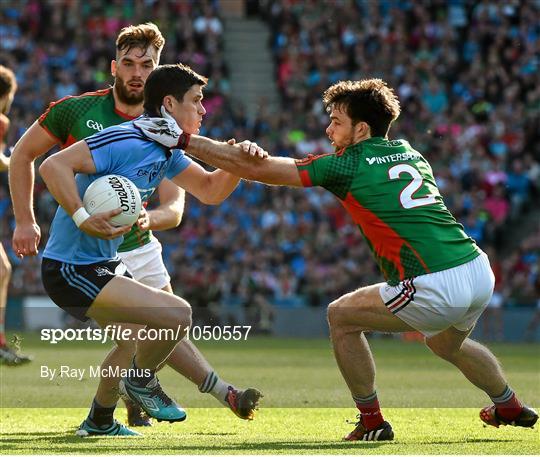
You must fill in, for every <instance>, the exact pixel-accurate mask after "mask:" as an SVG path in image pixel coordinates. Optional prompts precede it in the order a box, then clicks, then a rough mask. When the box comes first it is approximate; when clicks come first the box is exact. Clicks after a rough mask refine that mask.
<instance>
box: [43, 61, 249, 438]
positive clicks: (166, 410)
mask: <svg viewBox="0 0 540 457" xmlns="http://www.w3.org/2000/svg"><path fill="white" fill-rule="evenodd" d="M205 84H206V78H203V77H201V76H200V75H198V74H196V73H195V72H193V71H192V70H191V69H189V68H188V67H185V66H182V65H165V66H162V67H159V68H158V69H156V70H155V71H154V72H153V74H152V75H151V76H150V77H149V78H148V80H147V83H146V86H145V110H146V111H147V112H148V114H150V115H153V116H155V115H157V114H158V113H159V112H160V110H164V112H165V113H167V114H168V115H170V116H172V117H173V118H174V119H175V121H176V122H177V123H178V124H179V125H180V126H181V127H182V129H183V130H184V132H185V134H183V135H182V138H180V140H183V141H184V145H187V142H188V141H189V134H190V133H197V132H198V130H199V127H200V124H201V120H202V116H203V115H204V113H205V110H204V108H203V106H202V104H201V100H202V97H203V95H202V89H203V87H204V85H205ZM136 123H137V121H132V122H128V123H125V124H121V125H120V126H115V127H111V128H109V129H106V130H104V131H102V132H100V133H98V134H96V135H94V136H92V137H90V138H87V139H86V140H84V141H80V142H78V143H76V144H74V145H72V146H70V147H69V148H67V149H65V150H63V151H61V152H59V153H57V154H54V155H53V156H51V157H49V158H48V159H47V160H45V161H44V162H43V164H42V165H41V167H40V173H41V175H42V177H43V179H44V180H45V182H46V184H47V187H48V188H49V191H50V192H51V194H52V195H53V196H54V197H55V199H56V200H57V201H58V202H59V204H60V207H59V209H58V211H57V213H56V215H55V218H54V220H53V224H52V227H51V235H50V238H49V241H48V243H47V246H46V248H45V251H44V255H43V263H42V277H43V283H44V286H45V289H46V291H47V293H48V294H49V296H50V297H51V299H52V300H53V301H54V302H55V303H56V304H57V305H58V306H60V307H61V308H63V309H65V310H66V311H67V312H69V313H70V314H72V315H73V316H75V317H77V318H79V319H81V320H85V319H87V318H93V319H95V320H96V321H97V322H98V323H99V324H100V325H102V326H103V325H107V324H110V323H132V324H141V325H146V327H147V329H156V330H159V329H173V330H176V329H182V331H181V332H174V336H175V337H174V338H169V339H162V340H159V341H148V340H142V341H139V342H138V345H137V351H136V354H135V357H134V359H133V365H132V367H131V368H132V369H131V370H129V374H128V376H126V377H124V378H123V379H122V382H121V388H122V389H123V390H124V393H125V394H126V395H128V396H129V397H130V398H131V399H132V400H134V401H136V402H137V403H139V404H140V405H141V407H142V408H143V409H144V410H145V411H146V412H147V413H148V414H149V415H150V416H152V417H155V418H157V419H158V420H168V421H171V422H173V421H182V420H184V419H185V417H186V415H185V412H184V411H183V410H182V408H180V407H179V406H178V405H177V404H176V403H175V402H174V401H173V400H172V399H170V398H169V397H168V396H167V395H166V394H165V393H164V392H163V390H162V389H161V387H160V385H159V382H158V381H157V378H156V377H155V371H156V369H157V367H159V366H160V365H161V364H162V363H163V362H164V360H165V359H166V358H167V356H168V355H169V354H170V353H171V351H172V350H173V348H174V347H175V346H176V344H177V343H178V341H179V340H181V339H182V338H183V336H184V332H185V330H186V329H187V328H188V327H189V326H190V324H191V308H190V306H189V304H188V303H187V302H186V301H185V300H183V299H182V298H180V297H177V296H174V295H172V294H168V293H165V292H163V291H160V290H157V289H153V288H151V287H148V286H144V285H142V284H140V283H137V282H135V281H134V280H132V279H131V278H130V277H129V273H128V272H127V271H126V268H125V266H124V265H123V264H122V262H121V261H120V260H119V259H118V258H117V255H116V249H117V247H118V246H119V245H120V243H121V242H122V235H124V234H125V233H127V232H128V231H129V229H130V227H128V226H124V227H115V226H113V225H112V224H111V223H110V221H109V220H110V218H111V217H112V216H114V215H115V214H118V213H119V212H120V210H116V211H110V212H107V213H99V214H94V215H92V216H89V215H88V214H87V213H86V212H85V210H84V208H83V205H82V201H81V195H83V194H84V191H85V189H86V188H87V187H88V185H89V184H90V183H91V182H93V181H94V180H95V179H97V178H99V177H100V176H103V175H107V174H119V175H123V176H126V177H127V178H129V179H130V180H132V181H133V182H134V183H135V185H136V186H137V187H138V189H139V191H140V192H141V196H142V198H143V200H146V199H148V197H149V196H150V195H151V194H152V192H153V190H154V188H155V187H157V185H158V184H159V182H160V181H161V180H162V179H163V178H164V177H167V178H169V179H171V180H172V181H173V182H174V183H176V184H177V185H178V186H180V187H182V188H184V189H185V190H186V191H188V192H189V193H191V194H192V195H194V196H195V197H196V198H198V199H199V200H200V201H201V202H203V203H206V204H219V203H220V202H222V201H223V200H224V199H225V198H227V196H228V195H229V194H230V193H231V192H232V191H233V190H234V189H235V187H236V185H237V184H238V181H239V178H237V177H236V176H234V175H232V174H230V173H227V172H224V171H223V170H216V171H214V172H207V171H206V170H204V169H203V168H202V167H201V166H199V165H198V164H196V163H195V162H193V161H192V160H191V159H189V158H188V157H186V156H185V155H184V153H183V152H182V150H181V149H173V150H170V149H169V148H166V147H164V146H162V145H160V144H158V143H155V142H153V141H151V140H149V139H148V138H147V137H146V136H144V135H143V134H142V132H141V131H140V130H139V129H138V128H137V127H136V126H135V124H136ZM208 142H209V143H211V144H213V143H215V142H211V140H208ZM182 145H183V144H182V141H180V143H179V144H178V146H180V147H181V146H182ZM227 147H231V148H233V147H234V148H238V147H239V146H238V145H236V146H227ZM127 151H129V153H127ZM102 368H103V366H102ZM116 401H117V396H115V395H114V394H111V393H110V392H102V391H99V390H98V393H97V394H96V397H95V400H94V404H93V406H92V411H91V414H90V417H91V418H93V419H94V420H90V418H89V419H87V420H85V421H84V422H83V424H82V425H81V427H80V429H79V432H80V434H81V435H86V434H99V435H118V434H120V435H134V434H135V432H132V431H131V430H129V429H127V428H126V427H125V426H123V425H121V424H119V423H117V422H116V421H114V419H113V412H114V408H115V406H116ZM96 422H99V423H100V424H101V425H100V426H98V427H96Z"/></svg>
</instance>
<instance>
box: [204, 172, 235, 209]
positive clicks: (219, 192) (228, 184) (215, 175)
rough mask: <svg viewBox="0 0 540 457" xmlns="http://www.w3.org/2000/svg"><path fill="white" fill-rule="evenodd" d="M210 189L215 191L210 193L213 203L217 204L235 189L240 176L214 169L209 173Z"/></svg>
mask: <svg viewBox="0 0 540 457" xmlns="http://www.w3.org/2000/svg"><path fill="white" fill-rule="evenodd" d="M211 180H212V184H211V187H212V189H214V190H215V192H214V193H213V195H212V202H211V203H213V204H219V203H221V202H222V201H224V200H225V199H226V198H227V197H228V196H229V195H231V193H232V192H233V191H234V189H236V186H237V185H238V183H239V182H240V178H239V177H238V176H235V175H233V174H231V173H229V172H227V171H224V170H216V171H214V172H212V175H211Z"/></svg>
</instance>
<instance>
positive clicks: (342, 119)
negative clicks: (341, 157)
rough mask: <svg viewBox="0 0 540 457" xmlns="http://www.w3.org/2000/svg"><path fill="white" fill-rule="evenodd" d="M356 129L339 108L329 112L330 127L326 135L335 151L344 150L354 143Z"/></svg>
mask: <svg viewBox="0 0 540 457" xmlns="http://www.w3.org/2000/svg"><path fill="white" fill-rule="evenodd" d="M355 133H356V129H355V127H354V126H353V124H352V121H351V118H350V117H349V116H348V115H347V113H345V112H344V111H343V110H342V109H341V108H339V107H334V108H332V111H331V112H330V125H329V126H328V127H327V128H326V134H327V135H328V138H329V139H330V141H331V142H332V146H334V147H335V148H336V149H342V148H346V147H347V146H350V145H351V144H354V143H355Z"/></svg>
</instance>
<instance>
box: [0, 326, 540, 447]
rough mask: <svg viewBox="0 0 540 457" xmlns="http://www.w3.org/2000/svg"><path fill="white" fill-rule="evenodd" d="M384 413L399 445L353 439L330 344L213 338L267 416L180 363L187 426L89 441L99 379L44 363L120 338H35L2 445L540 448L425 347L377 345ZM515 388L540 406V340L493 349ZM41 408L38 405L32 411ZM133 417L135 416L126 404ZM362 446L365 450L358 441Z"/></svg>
mask: <svg viewBox="0 0 540 457" xmlns="http://www.w3.org/2000/svg"><path fill="white" fill-rule="evenodd" d="M371 345H372V348H373V352H374V355H375V360H376V363H377V369H378V372H377V387H378V392H379V398H380V401H381V404H382V406H383V413H384V414H385V417H386V419H388V420H389V421H390V422H391V423H392V426H393V427H394V431H395V434H396V439H395V441H393V442H390V443H352V444H351V443H345V442H342V441H340V438H341V437H342V436H343V435H345V434H346V433H347V432H349V431H350V430H351V429H352V426H351V425H350V424H347V423H346V422H345V421H346V420H347V419H349V420H352V419H354V415H355V413H356V411H355V409H354V408H353V407H352V402H351V400H350V397H349V393H348V390H347V388H346V386H345V383H344V381H343V380H342V379H341V376H340V374H339V371H338V369H337V367H336V365H335V362H334V359H333V355H332V351H331V348H330V345H329V342H328V341H325V340H294V339H287V340H276V339H270V338H250V339H249V340H248V341H247V342H236V343H225V342H219V343H215V342H212V343H202V344H200V345H199V346H200V348H201V350H202V351H203V352H204V354H205V355H206V356H207V358H208V359H209V361H210V362H211V363H212V364H213V365H214V367H215V368H216V370H217V371H218V372H219V373H220V375H221V376H222V377H223V378H225V379H227V380H230V381H231V382H233V383H236V384H238V385H241V386H246V385H252V386H255V387H258V388H260V389H261V390H262V391H263V392H264V394H265V397H264V399H263V402H262V405H261V410H260V411H259V412H258V414H257V416H256V419H255V421H253V422H249V423H248V422H244V421H241V420H239V419H236V418H235V416H233V415H232V413H230V412H229V411H227V410H225V409H224V408H220V407H217V405H218V404H217V402H216V400H215V399H213V398H212V397H210V396H209V395H203V394H200V393H199V392H198V391H197V389H196V387H195V386H194V385H192V384H191V383H189V382H188V381H186V380H185V379H183V378H181V377H180V376H179V375H178V374H176V373H175V372H174V371H172V370H170V369H165V370H163V371H162V372H161V373H160V379H161V381H162V384H163V386H164V388H165V390H166V391H167V392H168V393H170V394H171V395H172V396H174V397H175V398H177V399H178V400H179V402H180V403H181V404H182V405H183V406H185V407H186V408H187V409H188V420H187V421H186V422H184V423H181V424H163V423H162V424H157V425H156V426H154V427H152V428H150V429H143V430H141V431H142V432H143V433H144V435H145V436H144V437H143V438H137V439H121V438H120V439H118V438H116V439H99V438H90V439H89V438H86V439H81V438H77V437H75V436H73V431H74V429H75V428H76V427H77V426H78V425H79V423H80V422H81V421H82V419H84V417H85V416H86V414H87V407H88V405H89V404H90V402H91V399H92V397H93V394H94V391H95V388H96V385H97V380H96V379H89V378H88V377H86V378H85V379H83V380H82V381H77V380H73V379H59V380H54V381H47V380H45V379H41V378H40V366H41V365H48V366H50V367H58V366H59V365H71V366H73V367H77V368H83V367H85V368H88V366H89V365H96V364H99V362H100V360H101V359H102V358H103V356H104V354H105V352H106V350H107V349H108V346H106V347H104V346H103V345H100V344H98V343H92V344H90V343H69V344H58V345H54V346H52V345H50V344H48V343H44V342H40V341H39V340H38V339H37V337H35V336H32V335H28V336H26V338H25V340H24V341H23V349H24V350H25V351H27V352H30V353H33V354H34V356H35V358H36V360H35V362H33V363H32V364H30V365H27V366H25V367H18V368H7V367H1V368H0V376H1V379H0V389H1V390H0V395H1V398H0V406H1V407H2V410H1V411H0V433H1V441H2V443H1V446H0V448H1V449H2V450H1V451H0V452H2V453H10V454H17V453H23V454H51V453H64V454H68V453H69V454H72V453H86V454H87V453H114V454H120V453H130V454H138V453H146V454H148V453H157V454H174V453H176V454H178V453H180V454H209V453H211V454H214V453H216V454H220V453H221V454H235V453H240V454H250V453H254V454H302V453H303V454H319V453H322V454H352V453H359V452H360V453H366V454H540V435H539V433H538V429H535V430H530V429H519V428H513V427H503V428H500V429H495V428H492V427H490V428H483V427H482V424H481V422H480V420H479V418H478V410H479V408H480V407H482V406H484V405H486V404H487V403H488V399H487V397H486V396H485V394H483V393H482V392H480V391H479V390H478V389H475V388H474V387H473V386H471V385H470V384H469V383H468V382H467V381H466V380H465V379H464V378H463V376H462V375H461V374H460V373H459V372H458V371H457V370H456V369H455V368H454V367H453V366H451V365H449V364H447V363H445V362H443V361H441V360H439V359H437V358H436V357H434V356H433V355H432V354H431V353H430V352H429V351H428V350H427V349H426V348H425V347H424V346H423V345H421V344H417V343H403V342H401V341H397V340H381V339H376V340H372V341H371ZM492 349H493V351H494V352H495V353H496V354H497V355H498V356H499V358H500V360H501V362H502V364H503V366H504V367H505V371H506V373H507V375H508V377H509V379H510V382H511V385H512V386H513V387H514V388H515V389H516V390H517V391H518V393H519V395H520V397H521V398H522V399H523V400H524V401H525V402H527V403H528V404H530V405H536V406H538V405H539V404H540V389H539V381H540V361H539V359H538V357H537V354H538V352H539V351H538V350H539V346H538V345H493V347H492ZM32 408H33V409H32ZM117 416H118V418H119V419H121V420H124V419H125V412H124V410H122V409H119V411H118V415H117ZM358 447H361V448H362V449H357V448H358Z"/></svg>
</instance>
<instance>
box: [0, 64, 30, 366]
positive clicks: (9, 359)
mask: <svg viewBox="0 0 540 457" xmlns="http://www.w3.org/2000/svg"><path fill="white" fill-rule="evenodd" d="M16 90H17V80H16V79H15V75H14V74H13V72H12V71H11V70H10V69H9V68H6V67H4V66H3V65H0V172H2V171H6V170H7V169H8V167H9V158H8V157H7V156H6V155H5V154H4V151H5V149H6V147H7V145H6V142H5V138H6V136H7V131H8V129H9V119H8V117H7V114H8V112H9V108H10V107H11V103H12V102H13V97H14V96H15V92H16ZM10 279H11V264H10V263H9V259H8V256H7V253H6V251H5V249H4V246H3V245H2V243H1V240H0V364H6V365H11V366H17V365H22V364H23V363H27V362H30V361H31V360H32V359H31V357H29V356H27V355H24V354H22V353H20V352H19V351H18V350H17V349H16V348H13V347H11V346H9V345H8V344H7V341H6V329H5V320H6V305H7V293H8V287H9V281H10Z"/></svg>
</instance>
